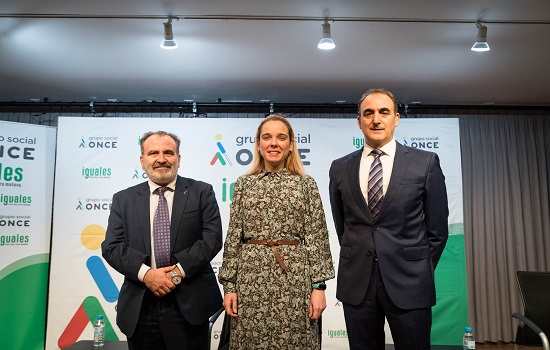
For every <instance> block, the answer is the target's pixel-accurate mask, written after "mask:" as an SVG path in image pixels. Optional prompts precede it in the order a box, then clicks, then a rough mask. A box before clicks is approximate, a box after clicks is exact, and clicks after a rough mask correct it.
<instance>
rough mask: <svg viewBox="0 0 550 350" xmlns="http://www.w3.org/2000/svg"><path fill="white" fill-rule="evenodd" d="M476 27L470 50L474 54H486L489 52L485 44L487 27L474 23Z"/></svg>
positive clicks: (487, 45)
mask: <svg viewBox="0 0 550 350" xmlns="http://www.w3.org/2000/svg"><path fill="white" fill-rule="evenodd" d="M476 27H477V38H476V42H475V43H474V45H472V48H471V49H470V50H472V51H474V52H486V51H490V50H491V48H490V47H489V43H487V26H486V25H484V24H481V23H480V22H477V23H476Z"/></svg>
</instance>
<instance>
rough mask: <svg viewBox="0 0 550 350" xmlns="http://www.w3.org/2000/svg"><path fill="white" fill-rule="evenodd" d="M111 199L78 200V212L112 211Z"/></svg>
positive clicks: (76, 208)
mask: <svg viewBox="0 0 550 350" xmlns="http://www.w3.org/2000/svg"><path fill="white" fill-rule="evenodd" d="M111 202H112V199H111V198H84V199H78V201H77V202H76V205H75V210H77V211H91V212H97V211H110V210H111Z"/></svg>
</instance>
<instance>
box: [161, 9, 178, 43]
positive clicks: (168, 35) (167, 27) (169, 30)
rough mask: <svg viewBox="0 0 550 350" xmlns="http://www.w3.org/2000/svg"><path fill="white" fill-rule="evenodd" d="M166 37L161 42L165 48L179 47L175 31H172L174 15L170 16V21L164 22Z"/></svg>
mask: <svg viewBox="0 0 550 350" xmlns="http://www.w3.org/2000/svg"><path fill="white" fill-rule="evenodd" d="M163 24H164V39H163V40H162V43H161V44H160V47H162V48H163V49H165V50H173V49H177V48H178V44H177V43H176V41H175V40H174V32H172V17H171V16H169V17H168V21H166V22H164V23H163Z"/></svg>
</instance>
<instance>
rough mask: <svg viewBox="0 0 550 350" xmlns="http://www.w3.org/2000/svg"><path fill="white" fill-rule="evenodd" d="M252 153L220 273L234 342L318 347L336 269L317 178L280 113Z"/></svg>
mask: <svg viewBox="0 0 550 350" xmlns="http://www.w3.org/2000/svg"><path fill="white" fill-rule="evenodd" d="M254 153H255V154H254V162H253V165H252V167H251V170H250V172H249V173H248V174H247V175H244V176H241V177H239V179H238V180H237V182H236V184H235V192H234V197H233V202H232V205H231V215H230V219H229V230H228V233H227V237H226V241H225V245H224V254H223V264H222V267H221V270H220V274H219V279H220V282H221V284H222V285H223V288H224V293H225V295H224V307H225V310H226V313H227V315H229V316H231V317H232V318H231V335H230V349H253V350H258V349H292V350H299V349H304V350H305V349H307V350H310V349H320V341H319V333H318V332H319V329H318V324H317V322H318V319H319V318H320V316H321V313H322V312H323V310H324V309H325V307H326V299H325V291H324V288H325V284H324V281H326V280H328V279H331V278H334V269H333V265H332V258H331V254H330V247H329V241H328V232H327V228H326V222H325V215H324V211H323V205H322V202H321V197H320V195H319V191H318V189H317V185H316V183H315V180H314V179H313V178H312V177H311V176H308V175H304V171H303V166H302V163H301V160H300V155H299V153H298V149H297V147H296V141H295V137H294V131H293V130H292V127H291V125H290V124H289V122H288V121H287V120H286V119H285V118H284V117H283V116H282V115H277V114H275V115H270V116H268V117H267V118H266V119H264V120H263V121H262V122H261V123H260V125H259V126H258V130H257V132H256V144H255V150H254Z"/></svg>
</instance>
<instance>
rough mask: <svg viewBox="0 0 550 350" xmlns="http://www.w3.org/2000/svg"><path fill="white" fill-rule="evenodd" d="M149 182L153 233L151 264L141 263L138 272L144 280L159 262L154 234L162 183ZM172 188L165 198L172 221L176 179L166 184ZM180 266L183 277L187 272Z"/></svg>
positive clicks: (151, 229) (178, 265) (151, 228)
mask: <svg viewBox="0 0 550 350" xmlns="http://www.w3.org/2000/svg"><path fill="white" fill-rule="evenodd" d="M147 183H148V184H149V217H150V224H151V226H150V234H151V236H150V237H151V266H147V265H145V264H141V267H140V269H139V272H138V279H139V280H140V281H142V282H143V277H145V273H146V272H147V271H149V269H151V268H153V269H155V268H156V267H157V263H156V261H155V237H154V235H153V220H154V218H155V213H156V211H157V207H158V205H159V195H158V193H155V191H156V190H157V188H159V187H162V186H161V185H158V184H156V183H154V182H153V181H151V180H148V181H147ZM166 187H168V188H169V189H170V190H169V191H166V192H164V198H166V202H167V204H168V217H169V218H170V221H172V204H173V203H174V191H175V190H176V179H174V181H172V182H170V183H169V184H168V185H166ZM176 265H177V267H178V268H179V270H180V272H181V274H182V276H183V277H185V272H184V271H183V268H182V267H181V265H180V264H179V263H177V264H176Z"/></svg>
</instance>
